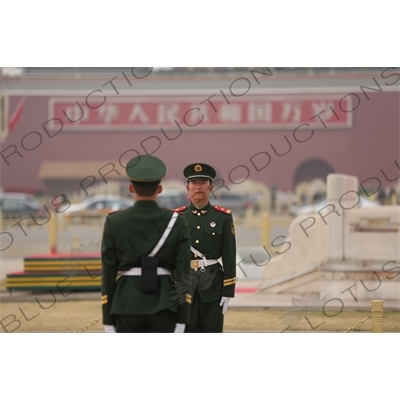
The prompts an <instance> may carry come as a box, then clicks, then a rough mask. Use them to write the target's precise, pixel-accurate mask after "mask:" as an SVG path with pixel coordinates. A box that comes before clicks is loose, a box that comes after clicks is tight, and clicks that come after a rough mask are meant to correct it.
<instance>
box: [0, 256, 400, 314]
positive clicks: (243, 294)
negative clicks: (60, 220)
mask: <svg viewBox="0 0 400 400" xmlns="http://www.w3.org/2000/svg"><path fill="white" fill-rule="evenodd" d="M1 263H2V264H1V269H2V271H3V274H4V273H5V272H7V273H9V272H13V271H18V270H22V269H23V268H21V266H22V259H18V258H8V259H7V258H3V259H2V260H1ZM243 270H244V271H245V273H246V275H247V276H244V275H243V273H241V272H238V277H237V283H236V293H235V297H234V298H233V299H231V301H230V303H229V308H231V309H233V308H247V309H260V308H261V309H262V308H275V309H290V308H292V307H293V303H292V301H293V298H294V297H300V295H299V296H296V295H293V294H272V293H263V292H259V291H258V289H259V287H260V284H261V282H262V280H261V271H260V268H259V267H256V266H254V265H250V264H243ZM53 294H54V296H56V298H57V300H60V301H71V300H100V292H99V291H94V292H71V293H68V292H67V291H65V292H64V293H63V294H61V293H53ZM35 298H40V300H41V301H45V300H46V299H47V298H48V300H49V301H53V300H54V298H53V296H52V294H50V293H49V292H48V291H45V292H29V291H27V292H26V291H13V292H11V293H10V292H8V291H7V290H4V289H3V290H1V291H0V302H16V301H35ZM342 301H343V307H344V308H345V309H358V310H365V311H370V310H371V301H370V300H359V301H358V302H354V301H352V300H348V301H346V300H345V299H342ZM332 304H334V303H332ZM329 307H330V305H329V304H327V305H326V308H329ZM336 307H337V306H336ZM332 308H333V307H332ZM384 309H385V310H400V301H396V300H393V301H388V300H386V301H385V302H384Z"/></svg>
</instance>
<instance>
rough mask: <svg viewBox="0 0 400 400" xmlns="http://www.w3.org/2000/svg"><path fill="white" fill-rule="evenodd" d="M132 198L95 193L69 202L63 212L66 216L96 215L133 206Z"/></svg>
mask: <svg viewBox="0 0 400 400" xmlns="http://www.w3.org/2000/svg"><path fill="white" fill-rule="evenodd" d="M133 203H134V200H133V198H132V199H129V198H125V197H122V196H118V195H113V194H105V195H96V196H92V197H89V198H87V199H85V200H83V201H82V202H81V203H75V204H71V205H70V206H69V208H68V209H66V210H65V211H64V212H63V214H64V215H65V216H67V217H97V216H102V215H107V214H109V213H111V212H114V211H119V210H123V209H125V208H128V207H131V206H133Z"/></svg>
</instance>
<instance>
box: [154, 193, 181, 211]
mask: <svg viewBox="0 0 400 400" xmlns="http://www.w3.org/2000/svg"><path fill="white" fill-rule="evenodd" d="M157 203H158V205H159V206H160V207H161V208H167V209H169V210H173V209H175V208H178V207H182V206H187V205H188V204H189V200H188V197H187V193H186V192H184V191H183V190H175V189H165V190H163V191H162V192H161V193H160V194H159V195H158V197H157Z"/></svg>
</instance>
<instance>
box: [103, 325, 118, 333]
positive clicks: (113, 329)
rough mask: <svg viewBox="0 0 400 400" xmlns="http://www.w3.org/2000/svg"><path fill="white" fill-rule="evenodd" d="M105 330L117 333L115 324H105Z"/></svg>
mask: <svg viewBox="0 0 400 400" xmlns="http://www.w3.org/2000/svg"><path fill="white" fill-rule="evenodd" d="M104 331H105V332H106V333H116V332H115V326H114V325H104Z"/></svg>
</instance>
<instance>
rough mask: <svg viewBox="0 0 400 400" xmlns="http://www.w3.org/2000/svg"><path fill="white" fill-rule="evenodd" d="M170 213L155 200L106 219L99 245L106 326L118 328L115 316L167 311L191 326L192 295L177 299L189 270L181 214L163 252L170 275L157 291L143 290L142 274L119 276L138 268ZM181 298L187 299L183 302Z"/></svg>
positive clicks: (162, 259) (162, 262) (161, 264)
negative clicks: (189, 322) (179, 285)
mask: <svg viewBox="0 0 400 400" xmlns="http://www.w3.org/2000/svg"><path fill="white" fill-rule="evenodd" d="M171 216H172V211H170V210H165V209H162V208H160V207H159V206H158V204H157V203H156V202H154V201H149V200H141V201H137V202H135V204H134V205H133V206H132V207H130V208H128V209H126V210H123V211H119V212H116V213H113V214H110V215H108V216H107V218H106V221H105V224H104V229H103V237H102V244H101V257H102V282H101V290H102V309H103V324H104V325H115V315H117V314H120V315H150V314H154V313H156V312H158V311H161V310H164V309H170V310H172V311H174V312H176V313H177V323H187V318H188V305H189V304H190V303H191V297H190V295H185V294H184V293H180V294H181V295H182V294H183V297H182V296H181V298H180V299H177V296H174V289H175V286H176V284H175V281H176V282H181V280H182V276H183V275H185V274H186V275H187V274H189V270H190V266H189V263H190V257H191V252H190V242H189V234H190V231H189V227H188V224H187V222H186V220H185V218H184V217H183V216H181V215H179V216H178V219H177V220H176V221H175V225H174V226H173V228H172V230H171V232H170V234H169V236H168V238H167V240H166V241H165V243H164V245H163V246H162V247H161V248H160V250H159V251H158V253H157V254H156V257H158V260H159V262H158V266H159V267H162V268H166V269H168V270H170V271H171V273H172V276H168V275H160V276H157V291H156V292H153V293H148V292H142V291H141V276H119V274H118V271H124V270H129V269H130V268H132V267H140V265H141V258H142V256H147V255H149V254H150V253H151V252H152V250H153V248H154V247H155V246H156V244H157V243H158V241H159V239H160V237H161V236H162V234H163V233H164V231H165V229H166V227H167V225H168V223H169V221H170V219H171ZM182 299H183V300H182Z"/></svg>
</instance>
